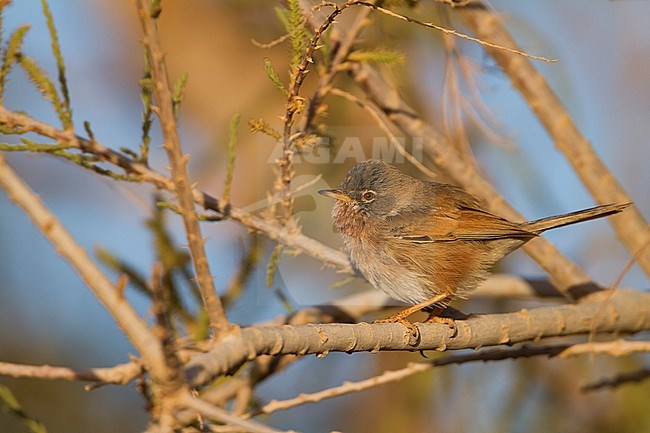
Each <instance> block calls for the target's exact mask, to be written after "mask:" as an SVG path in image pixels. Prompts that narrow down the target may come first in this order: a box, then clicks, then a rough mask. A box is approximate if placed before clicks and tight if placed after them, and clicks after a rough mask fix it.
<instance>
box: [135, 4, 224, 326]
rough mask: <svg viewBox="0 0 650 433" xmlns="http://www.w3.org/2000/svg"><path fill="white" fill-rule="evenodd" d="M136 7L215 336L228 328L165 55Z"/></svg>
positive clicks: (146, 11) (151, 21)
mask: <svg viewBox="0 0 650 433" xmlns="http://www.w3.org/2000/svg"><path fill="white" fill-rule="evenodd" d="M136 6H137V10H138V16H139V18H140V24H141V26H142V31H143V34H144V38H143V42H144V45H145V47H146V49H147V55H148V57H149V60H150V63H151V73H152V77H153V81H154V84H153V89H154V94H155V96H156V102H157V104H158V106H157V110H156V112H157V114H158V117H159V118H160V124H161V126H162V130H163V136H164V146H163V147H164V149H165V151H166V152H167V158H168V160H169V163H170V165H171V173H172V180H173V183H174V191H175V192H176V196H177V198H178V203H179V205H180V206H179V207H180V210H181V215H182V218H183V224H184V225H185V231H186V234H187V241H188V244H189V249H190V254H191V255H192V264H193V265H194V271H195V272H196V281H197V284H198V286H199V290H200V291H201V296H202V297H203V302H204V303H205V307H206V310H207V312H208V316H209V318H210V326H211V327H212V329H213V330H214V332H215V335H216V336H217V337H218V336H221V335H223V334H224V333H225V332H226V331H227V330H228V329H229V324H228V319H227V318H226V312H225V311H224V309H223V306H222V305H221V300H220V299H219V295H218V294H217V291H216V288H215V286H214V281H213V279H212V274H211V272H210V265H209V264H208V259H207V256H206V253H205V248H204V244H205V239H204V238H203V237H202V235H201V228H200V227H199V221H198V218H197V215H196V210H195V209H194V199H193V191H192V185H191V183H190V180H189V177H188V175H187V161H188V160H189V156H188V155H183V149H182V148H181V143H180V139H179V137H178V130H177V127H176V116H175V115H174V108H173V103H172V94H171V90H170V84H169V78H168V72H167V65H166V63H165V53H164V52H163V50H162V48H161V46H160V40H159V37H158V29H157V24H156V20H155V18H153V17H152V16H151V2H150V1H148V0H137V1H136Z"/></svg>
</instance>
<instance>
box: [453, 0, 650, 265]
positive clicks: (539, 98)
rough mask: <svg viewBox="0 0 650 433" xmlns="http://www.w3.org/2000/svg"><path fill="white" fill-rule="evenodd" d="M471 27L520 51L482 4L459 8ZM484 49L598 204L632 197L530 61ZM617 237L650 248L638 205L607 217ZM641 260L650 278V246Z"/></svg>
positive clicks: (648, 230)
mask: <svg viewBox="0 0 650 433" xmlns="http://www.w3.org/2000/svg"><path fill="white" fill-rule="evenodd" d="M454 11H458V12H459V14H460V16H461V17H462V18H463V19H464V21H465V23H466V24H467V26H468V27H469V28H470V29H471V30H472V31H473V32H474V34H476V36H477V37H479V38H480V39H483V40H486V41H489V42H492V43H495V44H499V45H503V46H507V47H511V48H514V49H516V48H517V43H516V42H515V40H514V39H513V38H512V36H511V35H510V34H509V33H508V30H507V29H506V28H505V26H504V25H503V22H502V21H501V19H500V17H499V16H498V15H496V13H495V12H493V11H492V9H491V8H490V7H487V6H486V5H484V4H482V2H480V1H477V2H472V7H467V8H455V9H454ZM485 49H486V50H487V52H488V53H490V55H491V56H492V57H493V58H494V59H495V60H496V61H497V63H498V64H499V66H501V68H502V69H503V71H504V72H505V73H506V75H508V77H509V78H510V81H511V82H512V85H513V86H514V87H515V88H517V90H519V92H520V93H521V94H522V96H523V97H524V98H525V99H526V101H528V105H530V108H531V109H532V110H533V111H534V112H535V114H536V115H537V117H538V118H539V120H540V121H541V122H542V124H543V125H544V127H545V128H546V130H547V131H548V133H549V135H550V136H551V137H552V138H553V140H554V141H555V145H556V147H557V148H558V149H559V150H560V151H561V152H562V153H563V154H564V156H566V158H567V159H568V161H569V162H570V163H571V165H572V166H573V169H574V170H575V172H576V173H577V174H578V176H580V179H581V180H582V182H583V183H584V184H585V186H586V187H587V189H589V191H590V192H591V194H592V195H593V197H594V198H595V199H596V201H597V202H598V203H600V204H608V203H628V202H631V201H632V199H631V198H630V196H629V195H628V194H627V193H626V192H625V191H624V190H623V187H622V186H621V185H620V184H619V183H618V181H617V180H616V178H615V177H614V176H613V175H612V173H611V172H610V171H609V170H608V169H607V167H606V166H605V164H604V163H603V161H602V160H601V159H600V158H599V157H598V155H597V154H596V152H595V151H594V149H593V147H591V144H590V143H589V141H587V139H586V138H585V137H584V136H583V135H582V134H581V133H580V130H579V129H578V127H577V126H576V124H575V123H574V121H573V119H572V118H571V116H570V115H569V113H568V112H567V110H566V108H565V107H564V105H563V104H562V102H561V101H560V99H559V98H558V96H557V95H556V94H555V93H554V92H553V90H552V89H551V88H550V87H549V85H548V83H547V82H546V80H545V79H544V77H543V76H542V75H541V74H540V73H539V72H538V71H537V70H536V69H535V67H534V66H533V64H532V62H531V61H530V60H529V59H526V58H524V57H522V56H518V55H516V54H512V53H510V52H508V51H504V50H499V49H495V48H491V47H489V46H486V47H485ZM609 221H610V222H611V223H612V225H613V227H614V230H615V231H616V234H617V236H618V237H619V239H621V241H623V243H625V245H626V246H627V247H628V249H629V250H630V251H631V253H632V254H636V253H637V252H639V251H640V250H641V249H642V248H644V247H646V246H647V245H648V244H650V226H648V223H647V222H646V221H645V220H644V218H643V216H642V215H641V212H640V211H639V209H638V208H637V207H636V206H632V207H630V208H629V209H628V210H627V211H625V212H623V213H621V214H620V215H617V216H615V217H613V218H609ZM637 262H638V263H639V265H640V266H641V267H642V268H643V270H644V271H645V273H646V275H648V276H650V248H645V250H644V251H642V252H641V253H640V254H639V255H638V259H637Z"/></svg>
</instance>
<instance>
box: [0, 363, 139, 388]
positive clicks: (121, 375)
mask: <svg viewBox="0 0 650 433" xmlns="http://www.w3.org/2000/svg"><path fill="white" fill-rule="evenodd" d="M141 372H142V366H141V365H140V364H139V363H137V362H128V363H125V364H119V365H116V366H114V367H107V368H91V369H89V370H74V369H72V368H68V367H54V366H51V365H26V364H14V363H11V362H0V376H10V377H15V378H32V379H47V380H65V381H70V382H72V381H82V382H97V383H100V384H108V383H111V384H115V385H127V384H129V383H131V381H132V380H133V379H135V378H136V377H137V376H138V375H139V374H141Z"/></svg>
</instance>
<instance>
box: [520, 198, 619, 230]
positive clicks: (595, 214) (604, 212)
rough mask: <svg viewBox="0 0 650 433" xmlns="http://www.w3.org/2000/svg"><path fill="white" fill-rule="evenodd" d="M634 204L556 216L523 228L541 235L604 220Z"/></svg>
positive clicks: (593, 208)
mask: <svg viewBox="0 0 650 433" xmlns="http://www.w3.org/2000/svg"><path fill="white" fill-rule="evenodd" d="M631 204H632V203H624V204H606V205H603V206H596V207H592V208H589V209H583V210H579V211H575V212H571V213H567V214H563V215H556V216H551V217H547V218H542V219H539V220H536V221H531V222H529V223H526V224H525V225H524V226H523V227H522V228H523V229H525V230H528V231H531V232H533V233H541V232H543V231H546V230H549V229H554V228H557V227H562V226H567V225H569V224H575V223H579V222H582V221H589V220H593V219H596V218H602V217H606V216H609V215H614V214H617V213H619V212H621V211H622V210H624V209H625V208H626V207H628V206H629V205H631Z"/></svg>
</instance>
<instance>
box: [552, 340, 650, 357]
mask: <svg viewBox="0 0 650 433" xmlns="http://www.w3.org/2000/svg"><path fill="white" fill-rule="evenodd" d="M639 352H650V341H629V340H615V341H606V342H591V343H583V344H576V345H575V346H573V347H571V348H570V349H567V350H565V351H564V352H562V353H561V354H560V358H570V357H573V356H579V355H584V354H587V353H588V354H606V355H611V356H616V357H621V356H628V355H630V354H632V353H639Z"/></svg>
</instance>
